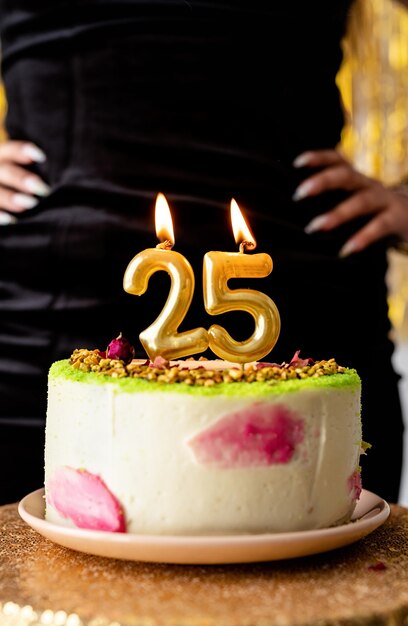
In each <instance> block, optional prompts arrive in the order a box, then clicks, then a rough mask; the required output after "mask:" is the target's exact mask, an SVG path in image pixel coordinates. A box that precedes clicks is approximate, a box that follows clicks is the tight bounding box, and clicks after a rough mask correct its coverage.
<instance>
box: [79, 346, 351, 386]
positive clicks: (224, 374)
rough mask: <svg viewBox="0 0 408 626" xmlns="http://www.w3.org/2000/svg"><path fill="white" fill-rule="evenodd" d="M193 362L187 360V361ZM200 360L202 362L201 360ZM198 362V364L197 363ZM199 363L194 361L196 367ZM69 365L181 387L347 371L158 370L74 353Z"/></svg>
mask: <svg viewBox="0 0 408 626" xmlns="http://www.w3.org/2000/svg"><path fill="white" fill-rule="evenodd" d="M191 360H194V359H189V361H191ZM200 360H201V359H200ZM200 360H199V361H200ZM199 361H195V362H196V363H199ZM70 364H71V365H72V367H74V368H75V369H77V370H80V371H81V372H94V373H96V374H100V375H102V376H110V377H111V378H127V377H130V378H140V379H144V380H147V381H156V382H161V383H170V384H172V383H184V384H186V385H198V386H204V387H210V386H212V385H216V384H219V383H234V382H247V383H252V382H267V381H271V382H274V381H276V382H278V381H284V380H295V379H297V380H299V379H303V378H318V377H320V376H330V375H332V374H342V373H344V372H346V368H345V367H342V366H341V365H338V364H337V363H336V361H335V359H329V360H328V361H316V362H315V363H313V364H309V365H304V366H301V367H299V366H298V365H296V364H294V365H291V364H288V363H284V364H282V365H280V366H279V365H275V364H273V365H266V364H262V366H261V367H260V366H259V365H258V366H257V365H256V364H250V365H246V366H245V368H241V367H239V366H237V367H236V368H233V367H230V366H229V367H227V368H226V369H221V370H220V369H216V370H215V369H214V370H211V369H206V368H204V367H197V368H196V369H187V368H182V367H180V366H179V365H172V364H171V363H168V362H166V361H164V363H163V365H162V366H161V367H155V366H154V363H151V362H150V361H149V360H146V361H137V360H134V361H132V362H131V363H129V364H127V365H126V363H125V362H124V361H122V360H120V359H110V358H104V357H103V355H102V356H101V354H100V352H99V350H87V349H85V348H83V349H77V350H74V352H73V353H72V355H71V359H70Z"/></svg>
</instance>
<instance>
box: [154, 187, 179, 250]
mask: <svg viewBox="0 0 408 626" xmlns="http://www.w3.org/2000/svg"><path fill="white" fill-rule="evenodd" d="M155 220H156V235H157V239H158V240H159V241H161V242H162V243H168V246H167V247H168V248H172V247H173V246H174V241H175V239H174V231H173V221H172V219H171V213H170V208H169V205H168V203H167V200H166V197H165V196H164V194H162V193H158V194H157V198H156V213H155Z"/></svg>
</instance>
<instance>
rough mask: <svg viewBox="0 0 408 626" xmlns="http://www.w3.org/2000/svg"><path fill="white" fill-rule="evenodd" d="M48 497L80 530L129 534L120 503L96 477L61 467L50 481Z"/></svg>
mask: <svg viewBox="0 0 408 626" xmlns="http://www.w3.org/2000/svg"><path fill="white" fill-rule="evenodd" d="M46 494H47V503H48V504H50V505H51V506H52V507H54V509H56V510H57V511H58V513H60V515H62V516H63V517H65V518H68V519H70V520H71V521H72V522H73V523H74V524H75V526H77V527H78V528H88V529H92V530H108V531H111V532H116V533H123V532H126V524H125V516H124V513H123V509H122V506H121V505H120V503H119V500H118V499H117V498H116V497H115V496H114V495H113V494H112V493H111V492H110V491H109V489H108V487H107V486H106V485H105V483H104V481H103V480H102V479H101V478H100V477H99V476H97V475H96V474H91V473H90V472H88V471H87V470H83V469H74V468H72V467H67V466H61V467H59V468H58V469H57V470H56V471H55V472H54V474H53V475H52V476H51V478H50V480H49V481H48V485H47V492H46Z"/></svg>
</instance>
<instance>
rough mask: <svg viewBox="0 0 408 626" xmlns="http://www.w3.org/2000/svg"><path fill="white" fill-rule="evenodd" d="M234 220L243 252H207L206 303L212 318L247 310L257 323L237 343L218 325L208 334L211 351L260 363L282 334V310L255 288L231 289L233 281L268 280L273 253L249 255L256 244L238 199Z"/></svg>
mask: <svg viewBox="0 0 408 626" xmlns="http://www.w3.org/2000/svg"><path fill="white" fill-rule="evenodd" d="M231 221H232V227H233V231H234V236H235V240H236V242H237V244H239V252H207V254H206V255H205V256H204V269H203V285H204V287H203V288H204V304H205V308H206V311H207V312H208V313H210V315H219V314H221V313H227V312H228V311H238V310H240V311H247V312H248V313H250V314H251V315H252V317H253V318H254V321H255V330H254V332H253V334H252V335H251V336H250V337H249V339H246V340H245V341H236V340H235V339H233V338H232V337H231V336H230V335H229V334H228V332H227V331H226V330H225V329H224V328H222V326H219V325H218V324H214V325H213V326H211V328H210V329H209V331H208V334H209V338H210V343H209V346H210V348H211V350H212V351H213V352H214V353H215V354H217V355H218V356H219V357H221V358H222V359H226V360H229V361H234V362H237V363H247V362H249V361H258V360H260V359H261V358H262V357H264V356H265V355H266V354H268V353H269V352H270V351H271V350H272V348H273V346H274V345H275V343H276V341H277V339H278V337H279V332H280V316H279V312H278V309H277V307H276V305H275V303H274V302H273V300H271V298H269V297H268V296H267V295H266V294H264V293H261V292H260V291H255V290H253V289H229V287H228V284H227V283H228V280H229V279H230V278H249V277H250V278H264V277H265V276H268V274H270V273H271V271H272V267H273V264H272V259H271V257H270V256H269V254H265V253H261V254H252V255H251V254H245V251H246V250H252V249H254V248H255V247H256V242H255V239H254V237H253V235H252V234H251V231H250V230H249V227H248V225H247V223H246V222H245V219H244V217H243V216H242V213H241V211H240V209H239V206H238V204H237V203H236V202H235V200H231Z"/></svg>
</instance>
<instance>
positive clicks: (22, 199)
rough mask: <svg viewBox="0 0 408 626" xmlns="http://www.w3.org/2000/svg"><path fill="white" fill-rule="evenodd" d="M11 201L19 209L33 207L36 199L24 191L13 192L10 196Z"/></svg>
mask: <svg viewBox="0 0 408 626" xmlns="http://www.w3.org/2000/svg"><path fill="white" fill-rule="evenodd" d="M12 201H13V203H14V204H15V205H16V206H18V207H20V208H21V209H33V208H34V207H35V206H36V205H37V204H38V200H37V199H36V198H33V197H32V196H27V195H26V194H25V193H15V194H14V195H13V197H12Z"/></svg>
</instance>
